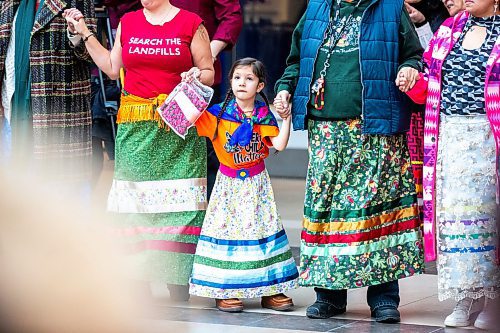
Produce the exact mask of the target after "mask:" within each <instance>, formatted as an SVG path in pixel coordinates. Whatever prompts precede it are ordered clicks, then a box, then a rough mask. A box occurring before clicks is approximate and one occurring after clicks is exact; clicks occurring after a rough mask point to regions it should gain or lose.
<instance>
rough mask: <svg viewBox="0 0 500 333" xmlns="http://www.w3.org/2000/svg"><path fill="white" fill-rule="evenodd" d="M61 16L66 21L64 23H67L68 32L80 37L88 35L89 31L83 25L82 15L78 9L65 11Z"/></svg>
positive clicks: (85, 25)
mask: <svg viewBox="0 0 500 333" xmlns="http://www.w3.org/2000/svg"><path fill="white" fill-rule="evenodd" d="M62 16H63V17H64V18H65V19H66V23H68V30H69V32H71V33H72V34H75V35H76V34H78V35H80V36H86V35H88V34H89V29H88V28H87V24H85V20H84V17H83V14H82V12H80V11H79V10H78V9H76V8H70V9H66V10H64V12H63V14H62Z"/></svg>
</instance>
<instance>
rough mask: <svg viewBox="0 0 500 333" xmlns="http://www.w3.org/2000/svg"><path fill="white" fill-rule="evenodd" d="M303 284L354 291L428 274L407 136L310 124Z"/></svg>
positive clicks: (351, 124) (356, 125)
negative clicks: (423, 273)
mask: <svg viewBox="0 0 500 333" xmlns="http://www.w3.org/2000/svg"><path fill="white" fill-rule="evenodd" d="M308 131H309V166H308V173H307V182H306V196H305V202H304V221H303V230H302V236H301V239H302V240H301V258H300V259H301V260H300V280H299V283H300V285H302V286H307V287H312V286H314V287H322V288H327V289H335V290H338V289H349V288H358V287H365V286H370V285H376V284H380V283H385V282H389V281H393V280H397V279H401V278H405V277H408V276H412V275H414V274H419V273H422V270H423V248H422V232H421V222H420V219H419V214H418V207H417V197H416V193H415V184H414V181H413V174H412V169H411V163H410V157H409V152H408V146H407V141H406V135H404V134H401V135H393V136H383V135H362V134H361V121H360V120H347V121H313V120H310V121H309V124H308Z"/></svg>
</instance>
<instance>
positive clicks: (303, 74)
mask: <svg viewBox="0 0 500 333" xmlns="http://www.w3.org/2000/svg"><path fill="white" fill-rule="evenodd" d="M403 8H404V7H403V0H373V1H372V3H371V4H370V5H369V6H368V8H367V9H366V10H365V12H364V15H363V18H362V21H361V27H360V41H359V44H360V70H361V78H362V85H363V96H362V101H363V105H362V116H363V132H364V133H366V134H383V135H392V134H396V133H402V132H406V131H408V129H409V126H410V110H409V108H408V107H407V105H406V101H407V98H406V97H405V96H404V95H403V94H402V93H400V91H399V89H398V88H397V87H396V85H395V83H394V81H395V79H396V75H397V72H398V70H399V69H400V68H401V67H404V66H411V67H414V68H416V69H420V67H421V66H420V59H421V55H422V49H421V47H420V44H419V41H418V36H417V34H416V32H415V30H414V29H413V28H411V30H409V31H407V32H406V33H404V34H401V33H400V23H401V15H402V13H403V10H404V9H403ZM330 13H331V0H311V1H310V2H309V5H308V8H307V10H306V13H305V14H304V17H303V18H302V19H301V23H299V25H298V26H297V28H296V30H295V32H294V37H293V40H294V42H295V43H297V42H299V43H300V45H298V46H297V47H296V50H295V53H293V54H292V52H291V53H290V56H289V58H288V59H287V65H288V67H287V69H286V70H285V73H284V74H283V76H282V78H281V79H280V80H279V81H278V83H277V85H276V88H277V89H276V90H277V91H280V90H284V89H287V90H289V91H290V92H291V93H293V102H292V114H293V118H292V119H293V127H294V129H295V130H303V129H305V128H306V126H305V125H306V124H305V121H306V119H307V104H308V101H309V98H310V87H311V78H312V75H313V70H314V64H315V61H316V56H317V53H318V50H319V48H320V46H321V43H322V41H323V38H324V33H325V30H326V28H327V25H328V20H329V17H330ZM405 15H407V13H405ZM292 44H293V42H292ZM293 49H294V47H293V45H292V51H293ZM297 49H298V50H299V54H297V52H296V51H297ZM403 55H404V57H403ZM346 98H348V96H346Z"/></svg>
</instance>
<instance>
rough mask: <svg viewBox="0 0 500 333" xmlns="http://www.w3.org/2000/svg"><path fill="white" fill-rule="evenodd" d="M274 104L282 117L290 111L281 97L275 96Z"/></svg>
mask: <svg viewBox="0 0 500 333" xmlns="http://www.w3.org/2000/svg"><path fill="white" fill-rule="evenodd" d="M273 105H274V108H275V109H276V112H278V114H279V115H280V117H281V118H283V117H282V116H281V115H282V114H286V113H287V112H289V110H287V108H285V106H284V104H283V102H282V100H281V98H275V99H274V102H273ZM287 118H289V117H287ZM283 119H286V118H283Z"/></svg>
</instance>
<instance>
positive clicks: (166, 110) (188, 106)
mask: <svg viewBox="0 0 500 333" xmlns="http://www.w3.org/2000/svg"><path fill="white" fill-rule="evenodd" d="M213 94H214V90H213V89H212V88H210V87H208V86H205V85H204V84H202V83H201V82H200V81H198V80H196V79H195V80H193V81H191V82H181V83H179V84H178V85H177V86H176V87H175V88H174V90H172V92H171V93H170V95H168V97H167V99H166V100H165V102H164V103H163V104H162V105H160V106H159V107H158V108H157V111H158V113H159V114H160V116H161V118H162V119H163V121H164V122H165V123H166V124H167V125H168V126H169V127H170V128H171V129H172V130H173V131H174V132H175V133H176V134H177V135H178V136H180V137H181V138H183V139H185V137H186V134H187V133H188V130H189V129H190V128H191V127H192V126H193V125H194V123H195V122H196V120H197V119H198V118H199V117H200V116H201V114H202V112H203V111H204V110H205V109H206V108H207V106H208V104H209V103H210V100H211V99H212V96H213Z"/></svg>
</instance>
